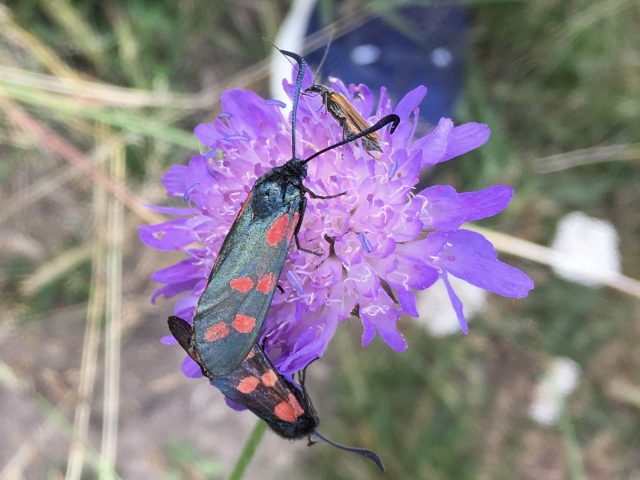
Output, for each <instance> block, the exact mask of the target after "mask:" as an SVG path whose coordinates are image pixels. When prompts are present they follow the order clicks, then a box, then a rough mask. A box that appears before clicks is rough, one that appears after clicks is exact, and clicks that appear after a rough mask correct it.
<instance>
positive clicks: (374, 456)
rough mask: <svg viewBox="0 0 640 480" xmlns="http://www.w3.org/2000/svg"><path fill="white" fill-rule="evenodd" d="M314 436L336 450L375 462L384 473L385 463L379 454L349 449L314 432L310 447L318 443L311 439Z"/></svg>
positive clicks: (362, 449)
mask: <svg viewBox="0 0 640 480" xmlns="http://www.w3.org/2000/svg"><path fill="white" fill-rule="evenodd" d="M312 436H315V437H317V438H319V439H320V440H322V441H323V442H325V443H328V444H329V445H332V446H334V447H336V448H339V449H340V450H346V451H347V452H352V453H355V454H357V455H361V456H363V457H367V458H368V459H370V460H373V461H374V462H375V464H376V465H377V466H378V468H379V469H380V470H382V471H383V472H384V463H382V460H381V459H380V457H379V456H378V454H376V453H374V452H372V451H371V450H366V449H364V448H355V447H347V446H346V445H341V444H339V443H336V442H334V441H333V440H329V439H328V438H327V437H325V436H324V435H322V434H321V433H319V432H313V433H312V434H311V435H309V445H313V444H314V443H316V441H317V440H316V441H314V440H312V439H311V437H312Z"/></svg>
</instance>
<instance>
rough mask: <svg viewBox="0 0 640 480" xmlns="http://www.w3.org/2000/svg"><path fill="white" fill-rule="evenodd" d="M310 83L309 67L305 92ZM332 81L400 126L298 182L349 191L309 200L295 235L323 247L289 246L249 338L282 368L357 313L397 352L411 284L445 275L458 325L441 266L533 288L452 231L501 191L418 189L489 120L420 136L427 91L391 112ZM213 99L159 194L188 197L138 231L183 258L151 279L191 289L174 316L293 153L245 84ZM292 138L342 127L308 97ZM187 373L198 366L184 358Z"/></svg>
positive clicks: (366, 94) (168, 293)
mask: <svg viewBox="0 0 640 480" xmlns="http://www.w3.org/2000/svg"><path fill="white" fill-rule="evenodd" d="M310 85H311V78H310V76H309V75H307V76H306V77H305V79H304V82H303V89H304V88H306V87H308V86H310ZM284 88H285V90H286V91H287V92H288V94H289V96H291V95H292V92H293V86H292V84H290V83H287V82H284ZM332 88H333V89H334V90H336V91H338V92H340V93H342V94H343V95H345V96H346V97H347V98H348V99H349V100H350V101H351V102H352V104H353V105H354V106H355V108H356V109H357V110H358V111H359V112H360V113H361V114H362V115H363V116H364V117H365V118H368V119H369V120H370V121H371V124H373V123H374V122H375V121H377V120H378V119H380V118H382V117H383V116H384V115H387V114H390V113H395V114H397V115H398V116H399V117H400V119H401V122H400V126H399V127H398V128H397V130H396V131H395V133H394V134H393V135H391V134H390V133H389V128H388V127H387V128H385V129H383V130H382V131H380V135H381V137H382V149H383V151H384V152H383V154H382V155H380V156H379V158H373V157H372V156H371V155H370V154H368V153H367V151H366V150H364V149H363V148H362V147H361V146H360V144H359V142H353V143H350V144H348V145H345V146H343V147H339V148H337V149H335V150H332V151H330V152H327V153H325V154H323V155H321V156H319V157H318V158H315V159H314V160H312V161H311V162H309V164H308V176H307V178H306V180H305V186H306V187H307V188H309V189H310V190H312V191H313V192H315V193H318V194H320V195H334V194H337V193H340V192H346V194H345V195H342V196H339V197H336V198H332V199H326V200H317V199H315V200H314V199H309V202H308V204H307V209H306V212H305V216H304V222H303V224H302V228H301V230H300V235H299V238H300V243H301V245H302V246H304V247H305V248H308V249H311V250H314V251H316V252H321V256H315V255H311V254H308V253H305V252H302V251H300V250H298V249H297V248H295V246H294V247H292V248H291V249H290V251H289V255H288V258H287V261H286V264H285V266H284V269H283V272H282V274H281V275H280V279H279V281H278V282H279V284H280V285H281V287H282V288H283V289H284V293H283V294H280V293H278V292H276V295H275V297H274V300H273V303H272V305H271V307H270V309H269V312H268V315H267V318H266V320H265V322H264V325H263V327H262V330H261V333H260V339H259V341H260V342H261V343H264V345H265V349H266V351H267V353H268V355H269V357H270V358H271V359H272V361H274V363H275V365H276V366H277V368H278V369H279V370H280V371H281V372H282V373H284V374H285V375H290V374H292V373H294V372H296V371H298V370H300V369H302V368H303V367H304V366H306V365H307V364H308V363H309V362H311V361H313V360H314V359H316V358H317V357H319V356H321V355H322V353H323V352H324V350H325V349H326V347H327V345H328V343H329V341H330V339H331V337H332V336H333V334H334V332H335V330H336V327H337V325H338V324H339V323H340V322H342V321H344V320H347V319H348V318H350V316H351V314H352V312H354V311H355V312H357V313H358V316H359V318H360V320H361V322H362V327H363V333H362V344H363V345H368V344H369V343H370V342H371V341H372V340H373V338H374V337H375V335H376V333H377V334H378V335H380V337H381V338H382V340H384V341H385V342H386V343H387V344H388V345H389V346H390V347H392V348H393V349H395V350H398V351H401V350H404V349H406V348H407V343H406V341H405V339H404V337H403V335H402V333H400V330H399V329H398V325H397V324H398V320H399V319H400V317H401V316H402V315H403V314H406V315H409V316H413V317H417V316H418V311H417V308H416V299H415V295H414V292H415V291H417V290H423V289H426V288H428V287H430V286H431V285H433V284H434V282H436V281H442V282H444V285H445V286H446V289H447V291H448V294H449V298H450V299H451V304H452V307H453V309H454V310H455V312H456V314H457V317H458V320H459V323H460V328H461V329H462V330H463V331H464V332H465V333H466V332H467V324H466V321H465V318H464V313H463V306H462V304H461V302H460V300H459V299H458V297H457V296H456V294H455V292H454V290H453V288H452V287H451V284H450V282H449V275H453V276H455V277H458V278H460V279H463V280H466V281H467V282H469V283H471V284H473V285H476V286H478V287H480V288H483V289H486V290H488V291H491V292H493V293H497V294H499V295H503V296H507V297H524V296H526V295H527V293H528V292H529V290H530V289H531V288H532V287H533V283H532V281H531V280H530V279H529V277H528V276H527V275H526V274H524V273H523V272H521V271H520V270H518V269H516V268H514V267H511V266H509V265H507V264H505V263H503V262H501V261H500V260H499V259H498V258H497V255H496V251H495V249H494V248H493V246H492V245H491V243H490V242H489V241H488V240H487V239H485V238H484V237H483V236H482V235H480V234H478V233H475V232H472V231H469V230H464V229H462V228H461V226H462V224H463V223H465V222H469V221H473V220H479V219H482V218H486V217H490V216H492V215H495V214H497V213H499V212H500V211H502V210H503V209H504V208H505V207H506V206H507V204H508V203H509V201H510V199H511V196H512V193H513V191H512V189H511V187H508V186H502V185H498V186H493V187H489V188H486V189H484V190H481V191H477V192H466V193H459V192H457V191H456V190H455V189H454V188H453V187H452V186H449V185H436V186H431V187H428V188H425V189H423V190H417V188H416V186H417V184H418V181H419V177H420V173H421V172H422V170H423V169H425V168H427V167H430V166H433V165H436V164H438V163H441V162H445V161H447V160H450V159H452V158H454V157H457V156H459V155H462V154H464V153H466V152H468V151H470V150H473V149H474V148H477V147H478V146H480V145H482V144H483V143H484V142H485V141H486V140H487V138H488V137H489V129H488V127H487V126H486V125H483V124H478V123H466V124H463V125H460V126H454V124H453V122H452V121H451V120H450V119H448V118H442V119H441V120H440V122H439V123H438V125H437V126H436V127H435V128H434V129H433V130H432V131H431V132H430V133H429V134H427V135H425V136H422V137H419V138H416V133H415V132H416V125H417V121H418V114H417V109H418V105H419V104H420V102H421V101H422V99H423V98H424V96H425V94H426V88H425V87H422V86H420V87H417V88H416V89H414V90H412V91H411V92H409V93H408V94H407V95H405V97H404V98H403V99H402V100H400V101H399V102H398V103H397V105H395V107H393V106H392V104H391V102H390V101H389V99H388V97H387V93H386V90H385V89H384V88H382V89H381V90H380V95H379V101H378V103H377V106H375V105H374V98H373V95H372V92H371V91H370V90H369V89H368V88H367V87H366V86H365V85H357V86H355V85H350V86H349V87H347V86H345V85H344V84H343V83H342V82H340V81H339V80H337V79H334V80H332ZM221 107H222V113H221V114H220V116H219V117H218V118H217V119H216V121H215V122H214V123H212V124H201V125H198V126H197V127H196V129H195V134H196V136H197V137H198V139H199V140H200V141H201V142H202V144H203V145H204V146H205V149H204V153H202V154H200V155H196V156H194V157H193V158H192V159H191V160H190V162H189V164H188V165H187V166H183V165H174V166H172V167H171V168H170V169H169V170H168V172H167V173H166V174H165V176H164V177H163V183H164V186H165V188H166V190H167V194H168V195H169V196H173V197H178V198H182V199H184V201H185V202H186V203H187V204H188V205H187V206H184V207H178V208H173V207H152V208H155V209H156V210H158V211H160V212H163V213H167V214H170V215H174V216H175V217H176V218H174V219H172V220H169V221H167V222H164V223H160V224H157V225H150V226H143V227H140V237H141V239H142V241H143V242H144V243H146V244H147V245H149V246H152V247H154V248H157V249H160V250H180V251H182V252H183V253H184V254H185V255H186V258H185V259H184V260H182V261H180V262H178V263H176V264H175V265H172V266H170V267H167V268H164V269H162V270H158V271H157V272H155V273H154V274H153V276H152V279H153V280H154V281H156V282H158V283H162V284H165V285H164V286H162V287H161V288H159V289H158V290H156V292H155V293H154V295H153V297H152V301H153V300H155V298H157V297H158V296H160V295H163V296H165V297H173V296H175V295H178V294H181V293H183V292H187V293H186V294H185V295H183V296H182V297H181V298H180V299H179V300H178V301H177V303H176V305H175V308H174V313H175V315H177V316H179V317H182V318H185V319H192V318H193V315H194V313H195V308H196V304H197V301H198V298H199V297H200V295H201V294H202V292H203V290H204V288H205V286H206V280H207V277H208V274H209V272H210V270H211V268H212V266H213V264H214V262H215V259H216V255H217V253H218V251H219V249H220V246H221V245H222V242H223V240H224V238H225V236H226V234H227V232H228V231H229V228H230V227H231V224H232V223H233V221H234V220H235V218H236V215H237V213H238V210H239V209H240V205H241V204H242V202H243V201H244V199H245V198H246V196H247V194H248V193H249V191H250V190H251V188H252V187H253V184H254V182H255V180H256V179H257V178H258V177H260V176H261V175H263V174H264V173H266V172H267V171H269V170H270V169H272V168H273V167H275V166H279V165H282V164H284V163H285V162H286V161H288V160H289V159H290V157H291V125H290V120H289V119H287V118H286V117H285V116H284V115H283V107H284V105H283V104H281V103H280V102H277V101H273V100H265V99H263V98H261V97H259V96H258V95H256V94H255V93H253V92H251V91H245V90H229V91H227V92H225V93H223V95H222V99H221ZM296 134H297V138H298V144H297V146H296V149H297V152H298V155H299V157H300V158H305V157H307V156H309V155H311V154H313V153H315V152H317V151H318V150H320V149H322V148H324V147H327V146H328V145H331V144H333V143H336V142H337V141H339V140H341V139H342V138H343V137H342V135H343V133H342V128H341V127H340V126H339V125H338V124H337V122H336V121H335V120H334V119H333V118H332V117H331V115H329V114H328V113H327V112H326V111H325V109H324V107H323V104H322V99H321V97H319V96H315V95H302V96H301V100H300V104H299V108H298V121H297V126H296ZM425 313H426V314H428V312H422V314H423V315H424V314H425ZM165 342H166V343H173V339H172V338H171V337H169V338H165ZM183 371H184V372H185V373H186V374H187V375H189V376H199V375H200V368H199V367H198V366H197V365H195V363H194V362H193V361H192V360H191V359H190V358H188V357H187V358H186V359H185V362H184V364H183Z"/></svg>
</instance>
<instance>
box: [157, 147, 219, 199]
mask: <svg viewBox="0 0 640 480" xmlns="http://www.w3.org/2000/svg"><path fill="white" fill-rule="evenodd" d="M162 184H163V185H164V187H165V189H166V190H167V195H170V196H175V197H181V198H183V197H184V195H185V193H187V192H188V191H189V189H190V188H192V187H193V185H196V184H199V185H200V188H201V189H202V190H203V191H206V190H207V189H209V188H210V187H212V186H213V185H214V184H215V179H214V178H213V176H212V175H211V173H210V172H209V162H208V160H207V159H206V158H205V157H204V156H202V155H196V156H194V157H192V158H191V160H189V165H188V166H186V167H185V166H183V165H172V166H171V167H169V170H168V171H167V173H165V174H164V175H163V176H162Z"/></svg>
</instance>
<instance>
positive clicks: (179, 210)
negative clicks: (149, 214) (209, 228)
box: [145, 204, 200, 215]
mask: <svg viewBox="0 0 640 480" xmlns="http://www.w3.org/2000/svg"><path fill="white" fill-rule="evenodd" d="M145 207H146V208H148V209H149V210H153V211H155V212H160V213H165V214H167V215H196V214H198V213H200V210H198V209H197V208H186V207H164V206H161V205H151V204H149V205H145Z"/></svg>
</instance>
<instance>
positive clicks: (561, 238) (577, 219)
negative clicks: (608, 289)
mask: <svg viewBox="0 0 640 480" xmlns="http://www.w3.org/2000/svg"><path fill="white" fill-rule="evenodd" d="M551 248H552V249H553V250H555V251H556V252H557V253H558V254H559V255H560V256H561V261H558V262H553V264H552V268H553V271H554V272H555V273H556V274H557V275H558V276H560V277H562V278H564V279H566V280H571V281H574V282H577V283H581V284H583V285H587V286H590V287H597V286H600V285H601V284H602V283H603V280H604V279H606V278H608V277H611V276H612V275H613V274H616V275H617V274H619V273H620V252H619V250H618V233H617V232H616V229H615V228H614V227H613V225H611V223H609V222H607V221H605V220H598V219H597V218H592V217H589V216H588V215H585V214H584V213H582V212H572V213H570V214H568V215H565V216H564V217H563V218H562V219H561V220H560V221H559V222H558V227H557V229H556V235H555V238H554V239H553V243H552V244H551Z"/></svg>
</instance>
